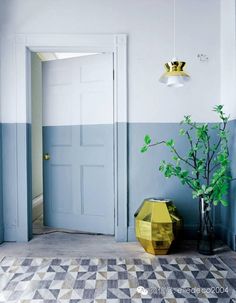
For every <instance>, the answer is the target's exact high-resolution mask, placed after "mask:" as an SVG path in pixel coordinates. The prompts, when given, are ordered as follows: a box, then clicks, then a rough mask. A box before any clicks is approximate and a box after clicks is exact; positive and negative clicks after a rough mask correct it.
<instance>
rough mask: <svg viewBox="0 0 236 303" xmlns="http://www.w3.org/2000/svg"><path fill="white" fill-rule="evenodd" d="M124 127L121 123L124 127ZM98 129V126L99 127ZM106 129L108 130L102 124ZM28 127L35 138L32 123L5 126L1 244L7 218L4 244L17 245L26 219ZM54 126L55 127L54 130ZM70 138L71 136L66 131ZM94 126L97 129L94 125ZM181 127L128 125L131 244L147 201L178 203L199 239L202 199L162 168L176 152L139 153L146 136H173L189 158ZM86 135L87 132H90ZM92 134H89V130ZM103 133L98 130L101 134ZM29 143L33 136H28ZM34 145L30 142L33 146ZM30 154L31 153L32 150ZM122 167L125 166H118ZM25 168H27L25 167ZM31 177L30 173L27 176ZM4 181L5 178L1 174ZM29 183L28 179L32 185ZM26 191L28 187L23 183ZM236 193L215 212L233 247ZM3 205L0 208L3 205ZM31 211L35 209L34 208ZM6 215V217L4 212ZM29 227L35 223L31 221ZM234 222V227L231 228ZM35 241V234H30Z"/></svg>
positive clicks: (158, 149) (235, 124) (235, 159)
mask: <svg viewBox="0 0 236 303" xmlns="http://www.w3.org/2000/svg"><path fill="white" fill-rule="evenodd" d="M120 126H121V127H123V126H122V123H121V124H120ZM96 127H98V128H99V126H96ZM103 127H104V126H103ZM26 128H27V133H28V137H30V128H31V127H30V125H27V126H26V125H25V124H21V125H20V126H19V124H14V123H8V124H2V125H1V130H2V131H1V134H2V138H1V143H2V160H3V161H2V167H1V172H2V182H1V183H0V184H2V188H0V197H2V198H3V200H2V201H3V203H2V205H3V211H2V208H1V207H0V240H1V239H2V238H1V237H2V234H3V228H2V223H3V219H2V217H3V218H4V240H5V241H15V240H16V229H17V225H18V224H19V222H18V221H19V220H18V219H19V216H21V208H20V205H17V195H18V194H17V193H19V190H20V189H19V188H17V182H16V179H17V173H18V170H19V167H20V166H19V165H17V157H16V155H17V150H19V149H21V148H22V146H21V145H20V144H19V143H17V140H16V138H17V133H18V135H19V132H22V135H23V133H24V132H25V129H26ZM49 128H51V127H49ZM60 128H61V129H62V134H61V135H62V136H63V133H64V134H66V133H67V132H65V131H63V127H60ZM93 128H94V127H93ZM179 128H180V125H179V123H129V124H128V218H127V219H128V240H129V241H133V240H135V234H134V213H135V211H136V209H137V208H138V207H139V205H140V204H141V202H142V201H143V199H144V198H146V197H161V198H170V199H172V200H173V201H174V203H175V205H176V206H177V208H178V210H179V212H180V214H181V215H182V216H183V218H184V224H185V230H186V233H187V235H189V236H190V237H192V236H194V233H195V232H196V229H197V226H198V201H197V200H193V199H192V194H191V190H189V189H188V188H187V187H186V186H183V185H182V184H181V183H180V182H179V181H178V179H176V178H171V179H166V178H165V177H164V176H163V175H162V174H161V173H160V172H159V170H158V167H159V163H160V161H161V160H164V159H165V160H169V159H171V157H172V154H170V153H169V151H168V148H167V147H165V146H158V147H154V148H152V149H151V150H149V151H148V152H147V153H144V154H142V153H140V147H141V146H142V144H143V138H144V136H145V135H146V134H149V135H150V136H151V137H152V138H153V139H154V140H158V141H161V140H163V139H168V138H173V139H174V140H176V146H177V148H178V149H179V150H180V153H181V154H183V155H184V154H185V151H186V148H187V147H188V146H187V144H188V143H187V142H186V141H185V139H184V138H183V137H180V136H179V134H178V133H179ZM235 129H236V121H231V122H230V123H229V130H230V133H231V139H230V151H231V156H232V162H231V169H232V172H233V171H234V167H235V164H236V163H235V162H236V157H234V155H235V152H236V146H235V144H236V143H235V140H234V134H235ZM85 131H86V129H85ZM88 132H89V133H90V136H91V132H90V130H88ZM98 133H99V130H97V131H96V132H95V134H98ZM28 139H29V138H28ZM29 146H30V143H29ZM28 155H29V156H30V152H29V150H28ZM119 165H122V163H119ZM22 169H23V168H22ZM28 175H29V176H30V172H29V173H28ZM0 177H1V176H0ZM29 182H30V180H28V184H30V183H29ZM22 188H23V184H22ZM235 193H236V182H235V183H234V184H233V183H232V185H231V189H230V193H229V199H230V201H231V203H230V206H229V207H228V208H223V207H218V208H217V209H216V217H215V224H216V229H217V232H218V233H219V234H220V235H221V237H222V238H224V239H225V240H226V241H227V242H228V243H229V244H230V245H231V247H233V248H235V240H234V239H235V235H236V224H235V218H236V208H235V206H234V202H235V198H234V197H235ZM28 203H29V204H28V205H31V203H30V200H29V201H28ZM0 206H1V204H0ZM29 209H30V207H29ZM2 213H3V216H1V214H2ZM28 223H29V224H30V222H28ZM229 223H230V224H229ZM29 237H30V235H29Z"/></svg>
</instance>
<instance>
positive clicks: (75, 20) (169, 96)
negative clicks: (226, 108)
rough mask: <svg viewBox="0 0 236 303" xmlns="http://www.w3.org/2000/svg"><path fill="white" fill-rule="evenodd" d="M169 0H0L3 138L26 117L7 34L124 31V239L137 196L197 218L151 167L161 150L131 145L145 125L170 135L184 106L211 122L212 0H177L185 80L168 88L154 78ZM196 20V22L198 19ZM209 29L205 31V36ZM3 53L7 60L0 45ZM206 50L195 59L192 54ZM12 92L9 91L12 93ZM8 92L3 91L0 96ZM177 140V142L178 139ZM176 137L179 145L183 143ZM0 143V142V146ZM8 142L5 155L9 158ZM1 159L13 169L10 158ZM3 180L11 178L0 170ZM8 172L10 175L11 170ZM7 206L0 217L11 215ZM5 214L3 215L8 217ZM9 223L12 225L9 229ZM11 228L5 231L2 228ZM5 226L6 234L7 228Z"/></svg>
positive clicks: (166, 42) (167, 41)
mask: <svg viewBox="0 0 236 303" xmlns="http://www.w3.org/2000/svg"><path fill="white" fill-rule="evenodd" d="M172 9H173V1H172V0H168V1H167V0H160V1H157V0H149V1H147V0H128V1H127V0H120V1H115V0H101V1H94V0H86V1H84V0H70V1H66V0H51V1H47V0H41V1H39V0H12V1H7V0H3V1H1V11H2V12H3V18H2V21H1V23H2V24H1V33H2V34H4V36H5V38H4V45H3V47H2V58H1V61H2V62H3V64H2V75H3V74H4V77H5V78H6V79H8V82H9V83H11V86H10V85H9V86H5V87H2V92H1V93H2V96H4V98H2V100H1V103H2V123H3V125H5V124H7V125H8V124H10V125H11V126H10V127H12V129H13V131H11V137H8V138H7V137H6V136H7V133H3V136H4V137H5V139H4V140H8V141H9V142H8V145H12V144H13V145H14V138H15V137H14V127H15V125H16V124H20V123H22V124H26V123H30V121H25V118H24V117H23V116H22V117H21V116H17V115H16V110H15V108H16V106H17V104H16V98H15V96H16V92H15V90H14V92H12V91H11V92H10V90H12V89H14V88H15V86H14V85H15V84H14V62H15V55H14V41H15V40H14V39H15V38H14V35H15V34H16V33H60V34H61V33H66V34H69V33H101V34H102V33H127V34H128V41H129V42H128V43H129V45H128V112H129V114H128V121H119V122H120V123H121V124H122V123H126V122H128V123H129V124H128V127H129V143H128V145H129V146H128V148H129V150H128V152H129V175H128V187H129V192H128V197H129V205H128V209H129V239H130V240H132V239H134V220H133V214H134V212H135V210H136V208H137V207H138V206H139V204H140V203H141V201H142V200H143V198H144V197H147V196H163V197H170V198H173V199H174V200H175V203H176V205H177V207H178V208H179V210H180V212H182V213H183V215H184V218H185V223H186V226H187V227H188V228H189V229H194V228H195V227H196V224H197V220H198V218H197V216H196V204H195V201H192V198H191V194H190V191H188V190H186V189H185V188H184V187H182V185H180V184H179V183H178V182H177V181H176V180H165V179H164V177H163V176H162V175H160V174H159V173H158V169H157V167H158V162H159V160H160V159H161V158H163V157H167V155H166V151H165V150H164V149H163V150H162V149H161V150H153V151H151V152H150V153H149V154H145V155H142V154H140V152H139V148H140V146H141V145H142V142H143V136H144V135H145V134H146V133H151V134H152V135H153V136H156V137H157V138H160V137H161V138H163V139H164V138H166V137H173V138H174V139H175V138H177V136H178V135H177V129H178V123H177V122H178V121H180V120H181V119H182V117H183V115H184V114H191V115H192V116H193V118H194V119H196V120H198V121H200V122H202V121H209V122H213V121H214V120H215V116H214V114H213V113H212V111H211V108H212V106H213V105H214V104H216V103H220V80H221V79H220V72H219V62H220V34H219V33H220V0H206V1H199V0H181V1H177V10H176V43H177V44H176V49H177V53H176V55H177V57H179V59H184V60H186V61H187V70H188V72H189V73H190V74H191V76H192V81H191V82H190V83H189V84H188V85H186V86H185V87H183V88H181V89H169V88H166V87H165V86H162V85H161V84H160V83H159V82H158V78H159V77H160V75H161V74H162V73H163V64H164V63H165V62H166V61H168V60H170V59H171V58H172V56H173V51H172V49H173V15H172V13H171V12H172ZM199 20H201V22H199ZM209 37H210V39H209ZM5 52H8V54H9V53H10V54H11V57H10V58H11V59H10V60H9V62H5V61H4V53H5ZM198 53H203V54H206V55H207V56H208V57H209V62H207V63H200V62H199V60H198V59H197V54H198ZM14 94H15V95H14ZM8 96H9V97H8ZM179 144H180V143H179ZM185 144H186V143H184V142H183V143H182V145H181V148H183V151H184V148H185ZM4 149H5V147H4ZM14 157H15V154H14V150H13V151H12V150H11V155H10V159H14ZM10 159H9V163H8V162H6V164H5V165H7V164H9V165H11V167H12V174H13V177H14V174H15V173H16V171H17V170H16V163H15V162H14V161H12V162H11V163H10ZM3 174H4V175H3V179H4V182H5V186H6V187H7V186H8V184H9V183H10V182H11V180H10V176H9V174H8V173H7V171H6V170H4V171H3ZM13 179H14V178H13ZM4 199H5V200H4V204H5V205H8V207H9V209H14V207H15V204H16V196H15V195H14V193H12V196H11V197H9V195H8V193H7V192H6V193H4ZM15 218H16V214H15V213H14V211H11V212H10V214H9V215H8V220H11V222H14V220H15ZM9 222H10V221H9ZM12 230H13V229H12ZM10 235H11V236H10ZM10 235H9V234H8V233H7V232H5V239H6V240H14V234H13V233H11V234H10Z"/></svg>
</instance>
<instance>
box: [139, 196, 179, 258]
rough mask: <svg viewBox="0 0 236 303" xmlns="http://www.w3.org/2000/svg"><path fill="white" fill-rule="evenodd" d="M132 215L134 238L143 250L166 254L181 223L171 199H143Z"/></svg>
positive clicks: (155, 253)
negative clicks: (133, 219) (133, 218)
mask: <svg viewBox="0 0 236 303" xmlns="http://www.w3.org/2000/svg"><path fill="white" fill-rule="evenodd" d="M134 217H135V232H136V238H137V239H138V241H139V242H140V244H141V245H142V246H143V248H144V249H145V251H146V252H148V253H150V254H153V255H166V254H167V253H168V251H169V249H170V247H171V245H172V243H173V241H174V240H175V239H176V237H177V235H178V234H179V231H180V230H181V228H182V224H183V222H182V219H181V217H180V216H179V215H178V212H177V209H176V207H175V206H174V204H173V203H172V201H170V200H161V199H153V198H149V199H145V200H144V201H143V203H142V204H141V206H140V207H139V209H138V210H137V211H136V213H135V215H134Z"/></svg>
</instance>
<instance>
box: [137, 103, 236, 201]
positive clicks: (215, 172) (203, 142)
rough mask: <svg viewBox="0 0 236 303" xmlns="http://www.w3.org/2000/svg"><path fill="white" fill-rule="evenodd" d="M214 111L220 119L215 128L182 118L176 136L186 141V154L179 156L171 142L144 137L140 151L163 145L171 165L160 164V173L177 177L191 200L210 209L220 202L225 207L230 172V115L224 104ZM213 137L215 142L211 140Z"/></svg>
mask: <svg viewBox="0 0 236 303" xmlns="http://www.w3.org/2000/svg"><path fill="white" fill-rule="evenodd" d="M213 110H214V111H215V112H216V114H217V115H218V117H219V119H220V122H219V123H215V124H214V125H210V124H208V123H205V124H203V123H196V122H193V121H192V119H191V116H184V120H183V121H182V122H181V123H180V124H181V125H182V127H181V129H180V131H179V135H180V136H184V137H186V138H187V141H188V144H189V148H188V150H187V151H186V155H184V156H183V155H180V153H179V152H178V150H177V149H176V147H175V141H174V140H173V139H170V140H167V141H165V140H163V141H159V142H158V141H157V142H155V143H152V139H151V137H150V136H149V135H146V136H145V138H144V145H143V147H142V148H141V152H143V153H144V152H146V151H147V150H148V149H149V148H151V147H153V146H157V145H161V144H165V145H166V146H167V147H168V148H169V150H170V152H171V153H172V154H173V156H172V160H173V161H172V162H167V161H162V162H161V164H160V167H159V170H160V171H161V172H162V173H163V174H164V175H165V177H166V178H170V177H172V176H176V177H177V178H179V179H180V181H181V183H182V184H186V185H188V186H189V187H190V188H191V189H192V194H193V198H203V199H204V201H205V202H206V203H208V205H209V206H210V205H211V204H213V205H218V204H219V203H221V204H222V205H224V206H227V205H228V203H227V200H226V199H225V198H224V197H225V195H226V194H227V191H228V189H229V181H231V180H232V177H231V175H230V173H229V149H228V138H229V133H228V130H227V129H226V127H227V123H228V119H229V116H227V115H226V114H225V113H224V112H223V105H217V106H215V107H214V109H213ZM215 135H216V136H215ZM215 137H217V140H215V139H213V138H215Z"/></svg>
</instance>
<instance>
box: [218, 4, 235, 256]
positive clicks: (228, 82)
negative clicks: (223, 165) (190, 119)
mask: <svg viewBox="0 0 236 303" xmlns="http://www.w3.org/2000/svg"><path fill="white" fill-rule="evenodd" d="M235 10H236V6H235V1H234V0H222V1H221V101H222V103H223V104H224V105H225V111H226V112H228V113H230V120H231V121H230V123H229V125H228V130H229V133H230V140H229V146H230V148H229V151H230V156H231V174H232V177H233V178H236V172H235V167H236V162H235V161H236V157H235V154H236V102H235V97H236V86H235V83H236V57H235V54H236V39H235V34H236V27H235V26H236V19H235ZM235 194H236V181H232V182H231V184H230V191H229V194H228V197H227V199H228V201H229V206H228V207H223V206H221V207H220V209H219V210H218V222H219V224H218V230H219V233H220V234H221V237H222V239H224V240H225V241H226V242H227V243H228V244H229V245H230V246H231V247H232V248H233V249H234V250H236V221H235V218H236V206H235V202H236V198H235V197H236V195H235Z"/></svg>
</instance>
